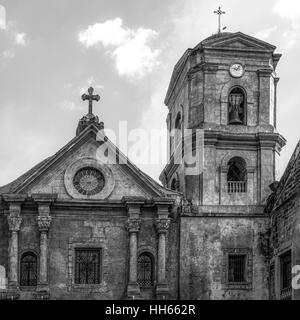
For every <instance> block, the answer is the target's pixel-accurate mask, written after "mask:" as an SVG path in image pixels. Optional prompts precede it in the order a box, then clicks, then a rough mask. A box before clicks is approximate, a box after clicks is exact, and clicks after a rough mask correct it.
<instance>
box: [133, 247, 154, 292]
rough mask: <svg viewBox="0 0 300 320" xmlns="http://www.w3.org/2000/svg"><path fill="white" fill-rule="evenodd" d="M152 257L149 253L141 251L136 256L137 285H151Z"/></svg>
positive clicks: (146, 286) (145, 286) (152, 272)
mask: <svg viewBox="0 0 300 320" xmlns="http://www.w3.org/2000/svg"><path fill="white" fill-rule="evenodd" d="M153 265H154V264H153V257H152V255H151V254H149V253H142V254H140V256H139V257H138V272H137V282H138V284H139V286H141V287H144V288H149V287H152V286H153V282H154V279H153V278H154V270H153Z"/></svg>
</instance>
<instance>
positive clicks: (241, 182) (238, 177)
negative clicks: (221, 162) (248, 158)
mask: <svg viewBox="0 0 300 320" xmlns="http://www.w3.org/2000/svg"><path fill="white" fill-rule="evenodd" d="M227 186H228V192H229V193H239V192H246V187H247V169H246V162H245V160H244V159H242V158H240V157H234V158H232V159H231V160H229V162H228V173H227Z"/></svg>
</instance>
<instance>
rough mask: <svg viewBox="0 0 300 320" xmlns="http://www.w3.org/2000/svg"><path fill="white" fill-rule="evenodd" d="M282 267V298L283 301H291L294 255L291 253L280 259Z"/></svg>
mask: <svg viewBox="0 0 300 320" xmlns="http://www.w3.org/2000/svg"><path fill="white" fill-rule="evenodd" d="M280 265H281V291H280V298H281V299H282V300H290V299H291V298H292V255H291V251H289V252H287V253H286V254H284V255H282V256H281V257H280Z"/></svg>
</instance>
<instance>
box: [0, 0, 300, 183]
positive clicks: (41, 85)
mask: <svg viewBox="0 0 300 320" xmlns="http://www.w3.org/2000/svg"><path fill="white" fill-rule="evenodd" d="M0 5H1V6H0V93H1V96H0V121H1V122H0V168H1V170H0V185H3V184H5V183H8V182H10V181H11V180H12V179H15V178H17V177H18V176H19V175H20V174H22V173H24V172H25V171H26V170H28V169H30V168H31V167H32V166H34V165H35V164H36V163H38V162H39V161H41V160H42V159H44V158H45V157H47V156H49V155H52V154H54V153H55V152H56V151H57V150H59V149H60V148H61V147H62V146H63V145H65V144H66V143H67V142H68V141H69V140H70V139H72V138H73V137H74V135H75V130H76V126H77V122H78V120H79V119H80V117H81V116H82V115H83V114H85V113H86V112H87V106H86V103H83V102H82V101H81V100H80V94H81V93H82V92H83V89H84V88H87V87H88V86H89V85H93V86H94V87H95V89H96V91H97V93H99V94H100V95H101V101H100V103H97V104H96V106H95V108H94V111H95V113H96V114H98V115H99V117H100V119H101V120H103V121H104V122H105V126H106V127H108V128H112V129H115V130H116V129H117V128H118V124H119V120H127V121H128V130H129V131H130V129H132V128H143V129H145V130H147V131H149V132H150V130H152V129H160V128H165V117H166V114H167V108H166V107H165V106H164V104H163V100H164V96H165V93H166V89H167V86H168V82H169V80H170V76H171V72H172V69H173V66H174V64H175V63H176V62H177V60H178V59H179V58H180V56H181V55H182V54H183V52H184V51H185V50H186V49H187V48H188V47H194V46H195V45H196V44H197V43H198V42H200V41H201V40H202V39H204V38H205V37H208V36H210V35H211V34H213V33H215V32H216V29H217V17H216V16H215V15H214V14H213V11H214V10H215V9H217V7H218V6H219V5H221V6H222V8H223V9H224V10H225V11H226V15H225V16H223V25H224V26H227V31H230V32H236V31H241V32H244V33H246V34H249V35H251V36H255V37H259V38H260V39H263V40H265V41H267V42H270V43H272V44H274V45H276V46H277V48H278V49H277V52H280V53H283V57H282V59H281V61H280V63H279V66H278V76H279V77H280V78H281V80H280V82H279V96H278V101H279V112H278V119H279V130H280V132H281V133H282V134H283V135H284V136H285V138H286V139H287V140H288V144H287V146H286V147H285V149H284V150H283V152H282V156H281V160H280V169H281V172H282V171H283V169H284V167H285V166H286V164H287V161H288V160H289V158H290V156H291V154H292V152H293V150H294V148H295V145H296V143H297V141H298V140H299V138H300V129H299V128H300V125H299V119H300V94H299V92H300V82H299V80H298V78H299V72H300V64H299V53H300V41H299V37H300V1H299V0H264V1H262V0H252V1H241V0H218V1H215V0H185V1H183V0H164V1H161V0H126V1H124V0H110V1H104V0H89V1H83V0H26V1H24V0H0ZM5 17H6V18H5ZM133 160H134V159H133ZM140 167H141V168H142V169H144V170H145V171H146V172H147V173H149V174H150V175H151V176H152V177H154V178H155V179H157V178H158V175H159V173H160V171H161V169H162V167H163V166H162V165H156V166H149V165H148V166H147V165H140Z"/></svg>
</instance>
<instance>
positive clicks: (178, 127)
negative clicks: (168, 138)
mask: <svg viewBox="0 0 300 320" xmlns="http://www.w3.org/2000/svg"><path fill="white" fill-rule="evenodd" d="M175 129H179V130H181V114H180V112H178V113H177V116H176V120H175Z"/></svg>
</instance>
